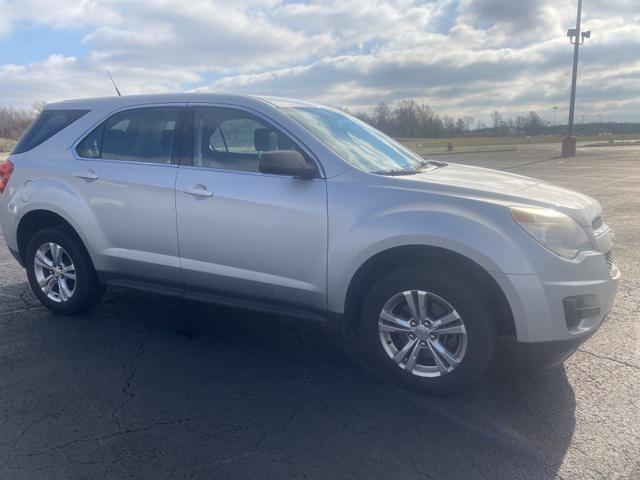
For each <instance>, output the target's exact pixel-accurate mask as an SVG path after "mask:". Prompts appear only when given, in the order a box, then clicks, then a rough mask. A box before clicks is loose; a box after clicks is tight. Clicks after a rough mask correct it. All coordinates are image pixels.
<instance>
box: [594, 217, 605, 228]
mask: <svg viewBox="0 0 640 480" xmlns="http://www.w3.org/2000/svg"><path fill="white" fill-rule="evenodd" d="M603 223H604V222H603V221H602V215H598V216H597V217H596V218H594V219H593V221H592V222H591V228H593V229H594V230H598V229H599V228H600V227H602V225H603Z"/></svg>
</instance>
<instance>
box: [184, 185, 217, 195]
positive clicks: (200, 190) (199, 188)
mask: <svg viewBox="0 0 640 480" xmlns="http://www.w3.org/2000/svg"><path fill="white" fill-rule="evenodd" d="M183 192H184V193H186V194H187V195H193V196H196V197H213V192H210V191H209V190H207V188H206V187H205V186H204V185H196V186H195V187H191V188H185V189H184V190H183Z"/></svg>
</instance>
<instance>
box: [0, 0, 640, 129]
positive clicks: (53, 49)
mask: <svg viewBox="0 0 640 480" xmlns="http://www.w3.org/2000/svg"><path fill="white" fill-rule="evenodd" d="M576 5H577V0H431V1H411V0H395V1H366V0H326V1H315V2H314V1H309V0H300V1H292V0H289V1H282V0H247V1H239V0H236V1H229V0H225V1H223V0H135V1H131V0H130V1H124V0H0V105H10V106H16V107H28V106H30V105H31V104H32V103H33V102H35V101H46V102H53V101H57V100H62V99H69V98H80V97H93V96H106V95H113V94H114V90H113V87H112V85H111V83H110V81H109V79H108V77H107V75H106V70H107V69H109V70H110V71H111V73H112V74H113V76H114V77H115V79H116V81H117V83H118V86H119V87H120V90H121V91H122V92H123V94H137V93H153V92H171V91H201V92H229V93H251V94H258V95H277V96H286V97H292V98H299V99H307V100H313V101H317V102H322V103H327V104H331V105H335V106H340V107H347V108H349V109H351V110H369V109H371V108H373V107H374V106H375V105H376V104H378V103H380V102H386V103H390V104H393V103H394V102H396V101H398V100H401V99H408V98H412V99H415V100H416V101H418V102H420V103H427V104H429V105H431V106H432V108H434V109H435V110H436V111H437V112H438V113H440V114H447V115H451V116H462V115H470V116H473V117H475V118H476V119H478V120H482V121H485V122H487V123H489V115H490V113H491V112H492V111H493V110H498V111H500V112H501V113H502V114H503V116H505V117H509V116H516V115H520V114H524V113H526V112H528V111H530V110H536V111H537V112H538V113H540V114H541V115H542V116H543V117H544V118H545V119H547V120H549V121H553V115H554V114H553V107H554V106H557V107H558V110H557V115H558V119H557V121H558V123H566V115H567V111H568V103H569V87H570V75H571V62H572V55H573V48H572V46H571V45H570V44H569V40H568V38H567V37H566V31H567V29H568V28H571V27H574V26H575V21H576V18H575V16H576ZM583 29H588V30H591V31H592V34H591V38H590V39H588V40H587V41H586V44H585V45H584V47H583V48H582V49H581V54H580V57H581V58H580V62H581V65H580V70H579V82H578V95H577V108H576V115H577V116H576V121H577V122H580V121H581V120H582V118H583V117H582V116H583V115H584V120H585V121H586V122H589V121H597V120H598V119H599V118H602V119H603V120H606V121H640V1H639V0H584V7H583ZM598 115H601V117H598Z"/></svg>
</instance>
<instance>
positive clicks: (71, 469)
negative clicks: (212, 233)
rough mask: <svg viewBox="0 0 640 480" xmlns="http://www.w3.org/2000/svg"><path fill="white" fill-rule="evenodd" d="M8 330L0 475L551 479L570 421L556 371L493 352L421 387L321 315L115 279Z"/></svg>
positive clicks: (569, 398)
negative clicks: (463, 381) (435, 389)
mask: <svg viewBox="0 0 640 480" xmlns="http://www.w3.org/2000/svg"><path fill="white" fill-rule="evenodd" d="M14 287H15V288H14ZM25 288H26V287H25V285H24V284H20V285H17V286H12V287H10V288H9V289H8V290H7V289H6V288H4V289H3V290H2V291H3V292H5V293H8V294H9V295H13V294H15V293H17V292H20V291H24V289H25ZM18 296H19V295H18ZM23 296H24V295H23ZM5 317H6V316H5ZM3 324H7V320H6V318H5V319H3V317H0V325H3ZM3 330H4V331H5V333H6V335H5V338H3V339H2V340H0V341H1V342H2V343H1V344H0V346H2V347H3V348H4V349H5V350H7V351H8V350H11V348H12V347H11V345H13V351H17V350H16V348H17V347H16V345H20V346H21V348H22V349H23V350H26V351H27V352H26V353H22V354H19V355H18V357H19V358H18V360H15V359H14V360H9V361H11V362H13V363H12V365H13V366H12V368H11V369H8V370H7V369H4V371H3V372H2V373H0V375H1V376H0V379H1V380H2V382H3V383H4V384H5V385H12V387H11V388H10V389H7V390H5V392H4V393H3V396H2V400H1V402H2V404H0V407H3V410H4V411H5V412H7V415H6V416H7V418H8V421H7V422H6V425H5V427H6V428H5V433H4V434H0V445H2V444H3V441H7V439H6V438H5V437H7V436H8V437H9V440H11V439H12V438H14V437H12V432H14V433H15V434H16V436H18V437H19V439H18V440H16V441H15V442H13V443H10V445H12V449H11V450H10V451H8V450H7V448H4V447H0V464H4V466H3V467H0V474H2V469H4V470H5V471H8V472H19V471H26V470H25V469H29V470H34V469H38V468H46V469H47V470H46V471H47V472H49V473H50V474H51V476H55V475H54V474H59V473H60V472H65V475H68V476H74V475H75V474H79V473H80V472H82V473H83V474H84V475H88V476H91V475H93V474H97V473H98V472H99V473H100V474H101V475H102V474H103V473H104V474H105V476H106V477H107V478H109V477H111V478H122V477H124V476H129V475H130V476H140V477H145V478H146V477H150V478H165V477H167V476H170V477H172V478H187V477H188V478H248V477H253V476H259V477H260V478H290V477H295V478H323V479H325V478H396V477H398V478H400V477H402V478H480V477H491V478H509V479H511V478H553V477H554V476H555V475H556V473H557V472H558V470H559V468H560V466H561V464H562V462H563V458H564V456H565V454H566V451H567V448H568V447H569V445H570V443H571V439H572V436H573V431H574V427H575V399H574V395H573V390H572V388H571V386H570V384H569V382H568V381H567V377H566V374H565V372H564V369H563V368H562V367H560V368H556V369H552V370H547V371H543V372H522V371H519V370H517V369H514V368H513V367H511V366H510V364H509V361H508V359H504V358H498V359H497V360H496V361H494V363H493V365H492V369H491V371H490V373H489V374H487V375H485V376H484V377H483V378H482V379H481V381H480V382H479V384H478V385H477V387H476V388H474V389H473V390H471V391H470V392H468V393H465V394H463V395H460V396H457V397H449V398H434V397H428V396H424V395H419V394H416V393H413V392H409V391H406V390H404V389H402V388H400V387H397V386H395V385H393V384H390V383H388V382H386V381H384V380H382V379H380V378H378V377H377V375H376V374H375V372H371V371H370V369H369V368H368V367H367V365H366V361H365V360H364V359H362V358H360V357H358V356H357V355H354V354H350V353H349V352H346V351H345V350H344V348H343V347H342V346H341V345H340V344H339V342H336V341H335V339H334V338H333V337H332V335H331V334H330V333H329V331H328V329H327V328H325V326H324V325H321V324H316V323H310V322H306V321H300V320H296V319H291V318H284V317H275V316H270V315H265V314H260V313H255V312H247V311H241V310H236V309H231V308H222V307H216V306H212V305H205V304H199V303H194V302H187V301H182V300H179V299H170V298H163V297H159V296H156V295H152V294H145V293H139V292H131V291H125V290H121V289H110V290H109V291H108V294H107V296H106V298H105V300H104V301H103V302H102V303H101V304H100V305H98V306H97V307H96V308H94V309H93V310H91V311H89V312H87V313H85V314H82V315H79V316H76V317H60V316H56V315H53V314H51V313H49V312H48V311H44V310H28V311H23V312H20V313H18V314H16V315H14V316H13V321H12V322H11V325H10V326H9V325H5V326H4V327H3ZM11 342H13V343H11ZM5 358H10V357H7V356H5ZM17 405H20V408H18V407H17ZM43 406H46V407H43ZM43 408H44V411H45V412H49V415H45V416H42V412H43ZM29 425H31V426H30V427H29V428H28V429H27V430H26V432H24V433H21V432H23V431H24V430H25V428H26V427H28V426H29ZM7 459H8V460H7Z"/></svg>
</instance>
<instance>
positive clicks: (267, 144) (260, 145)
mask: <svg viewBox="0 0 640 480" xmlns="http://www.w3.org/2000/svg"><path fill="white" fill-rule="evenodd" d="M272 133H273V132H272V131H271V130H269V129H268V128H256V129H255V131H254V132H253V146H254V147H255V149H256V151H257V152H268V151H270V150H275V149H276V145H275V141H274V140H275V138H273V137H274V136H275V135H272Z"/></svg>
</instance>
